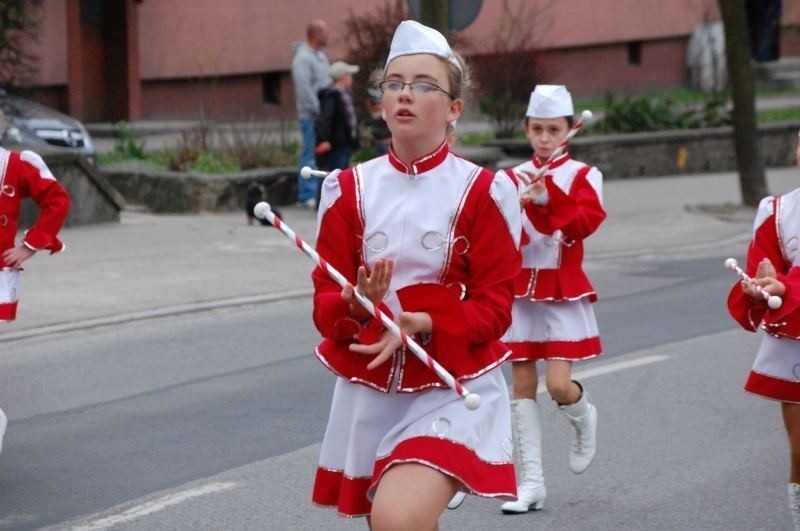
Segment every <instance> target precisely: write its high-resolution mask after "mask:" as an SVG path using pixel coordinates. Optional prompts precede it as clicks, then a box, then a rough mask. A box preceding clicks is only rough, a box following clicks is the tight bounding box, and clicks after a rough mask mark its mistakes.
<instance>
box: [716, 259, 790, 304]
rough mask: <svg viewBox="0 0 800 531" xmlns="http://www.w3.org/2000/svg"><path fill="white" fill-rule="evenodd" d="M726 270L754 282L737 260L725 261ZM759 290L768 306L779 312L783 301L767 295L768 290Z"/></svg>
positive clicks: (759, 288) (775, 296) (760, 288)
mask: <svg viewBox="0 0 800 531" xmlns="http://www.w3.org/2000/svg"><path fill="white" fill-rule="evenodd" d="M725 269H730V270H731V271H736V272H737V273H738V274H739V276H740V277H741V279H742V280H744V281H750V280H753V279H752V278H751V277H750V275H748V274H747V273H745V272H744V271H743V270H742V268H741V267H739V263H738V262H737V261H736V259H735V258H728V259H727V260H725ZM756 288H758V292H759V293H761V296H762V297H764V299H766V301H767V306H769V307H770V308H772V309H773V310H777V309H778V308H780V307H781V305H782V304H783V299H781V298H780V297H778V296H777V295H770V294H769V293H767V290H765V289H764V288H762V287H761V286H756Z"/></svg>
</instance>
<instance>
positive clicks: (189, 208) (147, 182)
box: [105, 168, 297, 212]
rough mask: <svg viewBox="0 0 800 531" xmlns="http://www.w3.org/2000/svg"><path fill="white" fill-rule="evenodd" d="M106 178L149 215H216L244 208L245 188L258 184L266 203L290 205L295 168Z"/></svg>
mask: <svg viewBox="0 0 800 531" xmlns="http://www.w3.org/2000/svg"><path fill="white" fill-rule="evenodd" d="M105 174H106V177H107V178H108V180H109V181H110V182H111V184H112V185H113V186H114V187H115V188H116V189H117V190H119V192H120V193H121V194H122V195H123V196H124V197H125V200H126V201H128V202H130V203H134V204H137V205H142V206H145V207H147V208H148V209H149V210H151V211H153V212H220V211H235V210H240V209H243V208H244V205H245V198H246V196H247V188H248V186H250V184H251V183H252V182H259V183H261V184H263V185H264V186H265V188H266V189H267V200H268V201H270V202H271V203H273V204H275V205H287V204H294V202H295V197H296V195H297V183H296V175H297V169H296V168H265V169H260V170H250V171H244V172H239V173H234V174H229V175H209V174H202V173H185V172H172V171H165V172H150V171H142V170H124V169H115V170H106V171H105Z"/></svg>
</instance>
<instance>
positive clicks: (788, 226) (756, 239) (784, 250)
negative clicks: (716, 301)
mask: <svg viewBox="0 0 800 531" xmlns="http://www.w3.org/2000/svg"><path fill="white" fill-rule="evenodd" d="M798 238H800V188H798V189H796V190H794V191H792V192H790V193H788V194H786V195H783V196H780V197H778V198H773V197H766V198H764V199H762V200H761V203H760V204H759V207H758V214H757V215H756V220H755V224H754V228H753V241H752V242H751V243H750V247H749V248H748V249H747V265H746V266H745V273H747V274H748V275H749V276H750V277H755V275H756V271H757V270H758V264H759V263H760V262H761V261H762V260H763V259H764V258H768V259H769V260H770V262H772V265H773V266H774V267H775V270H776V271H777V279H778V280H779V281H780V282H782V283H783V284H784V285H785V286H786V293H785V294H784V296H783V304H781V306H780V308H777V309H775V310H772V309H770V308H769V307H768V306H767V301H766V300H763V299H759V300H752V299H751V298H750V297H749V296H748V295H747V294H746V293H745V292H744V290H742V287H741V285H740V283H739V282H737V283H736V284H734V285H733V287H732V288H731V291H730V294H729V295H728V311H729V312H730V314H731V316H732V317H733V318H734V319H735V320H736V322H738V323H739V324H740V325H741V326H742V327H743V328H744V329H745V330H749V331H751V332H756V331H757V330H758V328H759V326H761V328H763V329H764V330H765V331H766V332H767V333H768V334H770V335H772V336H774V337H778V338H788V339H800V311H798V309H800V267H798V266H800V246H798Z"/></svg>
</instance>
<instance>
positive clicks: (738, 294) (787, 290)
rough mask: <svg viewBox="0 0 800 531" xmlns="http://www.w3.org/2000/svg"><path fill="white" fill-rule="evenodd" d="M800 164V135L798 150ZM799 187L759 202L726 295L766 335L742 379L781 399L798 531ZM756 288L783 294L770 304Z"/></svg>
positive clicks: (753, 389) (741, 319)
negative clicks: (741, 268) (740, 273)
mask: <svg viewBox="0 0 800 531" xmlns="http://www.w3.org/2000/svg"><path fill="white" fill-rule="evenodd" d="M796 159H797V165H798V167H800V135H798V143H797V150H796ZM798 238H800V188H796V189H795V190H793V191H791V192H789V193H788V194H786V195H782V196H780V197H777V198H775V197H766V198H764V199H762V200H761V203H760V204H759V205H758V213H757V214H756V219H755V223H754V226H753V241H752V242H751V243H750V247H749V248H748V249H747V268H746V269H745V272H746V273H747V274H748V275H749V276H750V277H751V280H750V281H742V282H740V283H737V284H735V285H734V286H733V288H732V289H731V292H730V295H729V296H728V310H729V311H730V314H731V316H733V318H734V319H735V320H736V321H737V322H738V323H739V324H740V325H741V326H742V327H743V328H744V329H745V330H749V331H750V332H756V331H757V330H758V328H759V326H760V327H761V328H763V329H764V331H765V332H766V335H764V338H763V339H762V341H761V347H760V348H759V350H758V354H757V355H756V359H755V362H754V363H753V369H752V371H751V372H750V376H749V378H748V379H747V383H745V386H744V389H745V391H747V392H748V393H753V394H754V395H757V396H761V397H763V398H767V399H769V400H776V401H778V402H780V403H781V412H782V413H783V422H784V424H785V426H786V434H787V436H788V438H789V456H790V468H789V484H788V493H789V512H790V513H791V515H792V521H793V523H794V528H795V530H796V531H800V267H798V266H800V248H798V245H797V242H798ZM759 288H762V289H764V290H765V291H766V292H767V293H768V294H769V295H776V296H778V297H781V298H782V299H783V304H781V306H780V308H777V309H774V310H773V309H770V308H769V307H768V306H767V301H766V300H765V299H764V297H763V296H762V295H761V293H760V290H759Z"/></svg>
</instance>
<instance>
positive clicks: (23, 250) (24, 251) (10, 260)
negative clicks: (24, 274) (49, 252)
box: [3, 245, 36, 269]
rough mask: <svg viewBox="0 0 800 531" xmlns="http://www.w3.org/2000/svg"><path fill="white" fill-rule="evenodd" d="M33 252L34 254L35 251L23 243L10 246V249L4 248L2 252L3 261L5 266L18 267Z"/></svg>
mask: <svg viewBox="0 0 800 531" xmlns="http://www.w3.org/2000/svg"><path fill="white" fill-rule="evenodd" d="M34 254H36V251H34V250H33V249H29V248H28V247H26V246H25V245H19V246H17V247H12V248H11V249H6V250H5V251H4V252H3V262H5V264H6V266H7V267H10V268H12V269H20V268H21V267H22V262H24V261H25V260H27V259H28V258H30V257H31V256H33V255H34Z"/></svg>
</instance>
